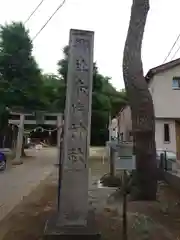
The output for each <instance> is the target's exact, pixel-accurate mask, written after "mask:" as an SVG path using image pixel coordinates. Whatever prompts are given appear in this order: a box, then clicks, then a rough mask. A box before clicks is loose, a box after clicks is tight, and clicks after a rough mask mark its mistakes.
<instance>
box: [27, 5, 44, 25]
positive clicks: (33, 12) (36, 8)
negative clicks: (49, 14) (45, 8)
mask: <svg viewBox="0 0 180 240" xmlns="http://www.w3.org/2000/svg"><path fill="white" fill-rule="evenodd" d="M43 2H44V0H42V1H41V2H40V3H39V4H38V5H37V6H36V7H35V9H34V10H33V11H32V13H31V14H30V15H29V17H28V18H27V19H26V21H25V22H24V24H26V23H27V22H28V21H29V19H30V18H31V17H32V16H33V15H34V14H35V12H36V11H37V10H38V8H39V7H40V6H41V5H42V3H43Z"/></svg>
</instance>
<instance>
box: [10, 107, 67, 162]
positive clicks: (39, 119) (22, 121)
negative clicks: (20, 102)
mask: <svg viewBox="0 0 180 240" xmlns="http://www.w3.org/2000/svg"><path fill="white" fill-rule="evenodd" d="M38 114H39V115H38ZM10 115H11V116H16V118H17V116H19V119H16V120H14V119H9V124H13V125H16V126H18V136H17V144H16V156H15V159H14V161H13V162H14V163H16V164H22V163H23V162H22V158H21V151H22V145H23V136H24V125H37V124H44V125H54V126H57V148H58V156H57V164H58V163H59V158H60V145H61V132H62V126H63V114H62V113H47V112H42V111H41V112H40V111H38V112H34V113H22V112H14V111H12V112H10ZM28 116H31V118H32V117H33V118H34V119H33V120H28V119H26V118H27V117H28ZM47 117H51V118H52V117H56V120H49V119H48V120H47V119H46V118H47Z"/></svg>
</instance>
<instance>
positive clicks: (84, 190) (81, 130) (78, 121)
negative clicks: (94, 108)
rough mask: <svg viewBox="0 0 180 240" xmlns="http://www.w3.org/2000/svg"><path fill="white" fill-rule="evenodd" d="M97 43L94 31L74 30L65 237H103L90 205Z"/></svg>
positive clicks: (62, 206)
mask: <svg viewBox="0 0 180 240" xmlns="http://www.w3.org/2000/svg"><path fill="white" fill-rule="evenodd" d="M93 45H94V32H91V31H82V30H71V31H70V41H69V47H70V49H69V63H68V77H67V92H66V108H65V119H64V151H63V157H64V158H63V162H62V180H61V189H60V199H59V201H60V202H59V212H58V217H57V221H56V227H57V228H58V230H57V229H56V230H57V232H58V235H61V237H62V236H63V237H65V236H66V237H70V238H72V237H73V236H74V237H77V236H81V237H83V236H84V237H86V236H91V237H93V236H94V237H99V234H97V231H95V228H94V226H93V223H94V222H93V219H92V216H93V215H92V212H91V211H89V206H88V172H89V171H88V156H89V145H90V128H91V126H90V125H91V102H92V81H93V48H94V46H93ZM54 235H55V231H54ZM56 236H57V233H56ZM51 239H52V238H51Z"/></svg>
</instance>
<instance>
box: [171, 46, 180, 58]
mask: <svg viewBox="0 0 180 240" xmlns="http://www.w3.org/2000/svg"><path fill="white" fill-rule="evenodd" d="M179 50H180V46H179V47H178V49H177V50H176V52H175V53H174V55H173V56H172V58H171V60H173V59H174V58H175V56H176V54H177V53H178V52H179Z"/></svg>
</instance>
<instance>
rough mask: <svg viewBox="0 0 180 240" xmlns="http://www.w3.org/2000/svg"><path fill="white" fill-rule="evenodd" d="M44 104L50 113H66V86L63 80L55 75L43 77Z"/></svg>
mask: <svg viewBox="0 0 180 240" xmlns="http://www.w3.org/2000/svg"><path fill="white" fill-rule="evenodd" d="M42 79H43V85H42V88H43V94H44V99H43V102H44V103H45V105H46V110H48V111H54V112H57V111H60V112H63V111H64V105H65V95H66V84H65V83H64V81H63V79H61V78H60V77H59V76H56V75H54V74H44V75H43V78H42Z"/></svg>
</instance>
